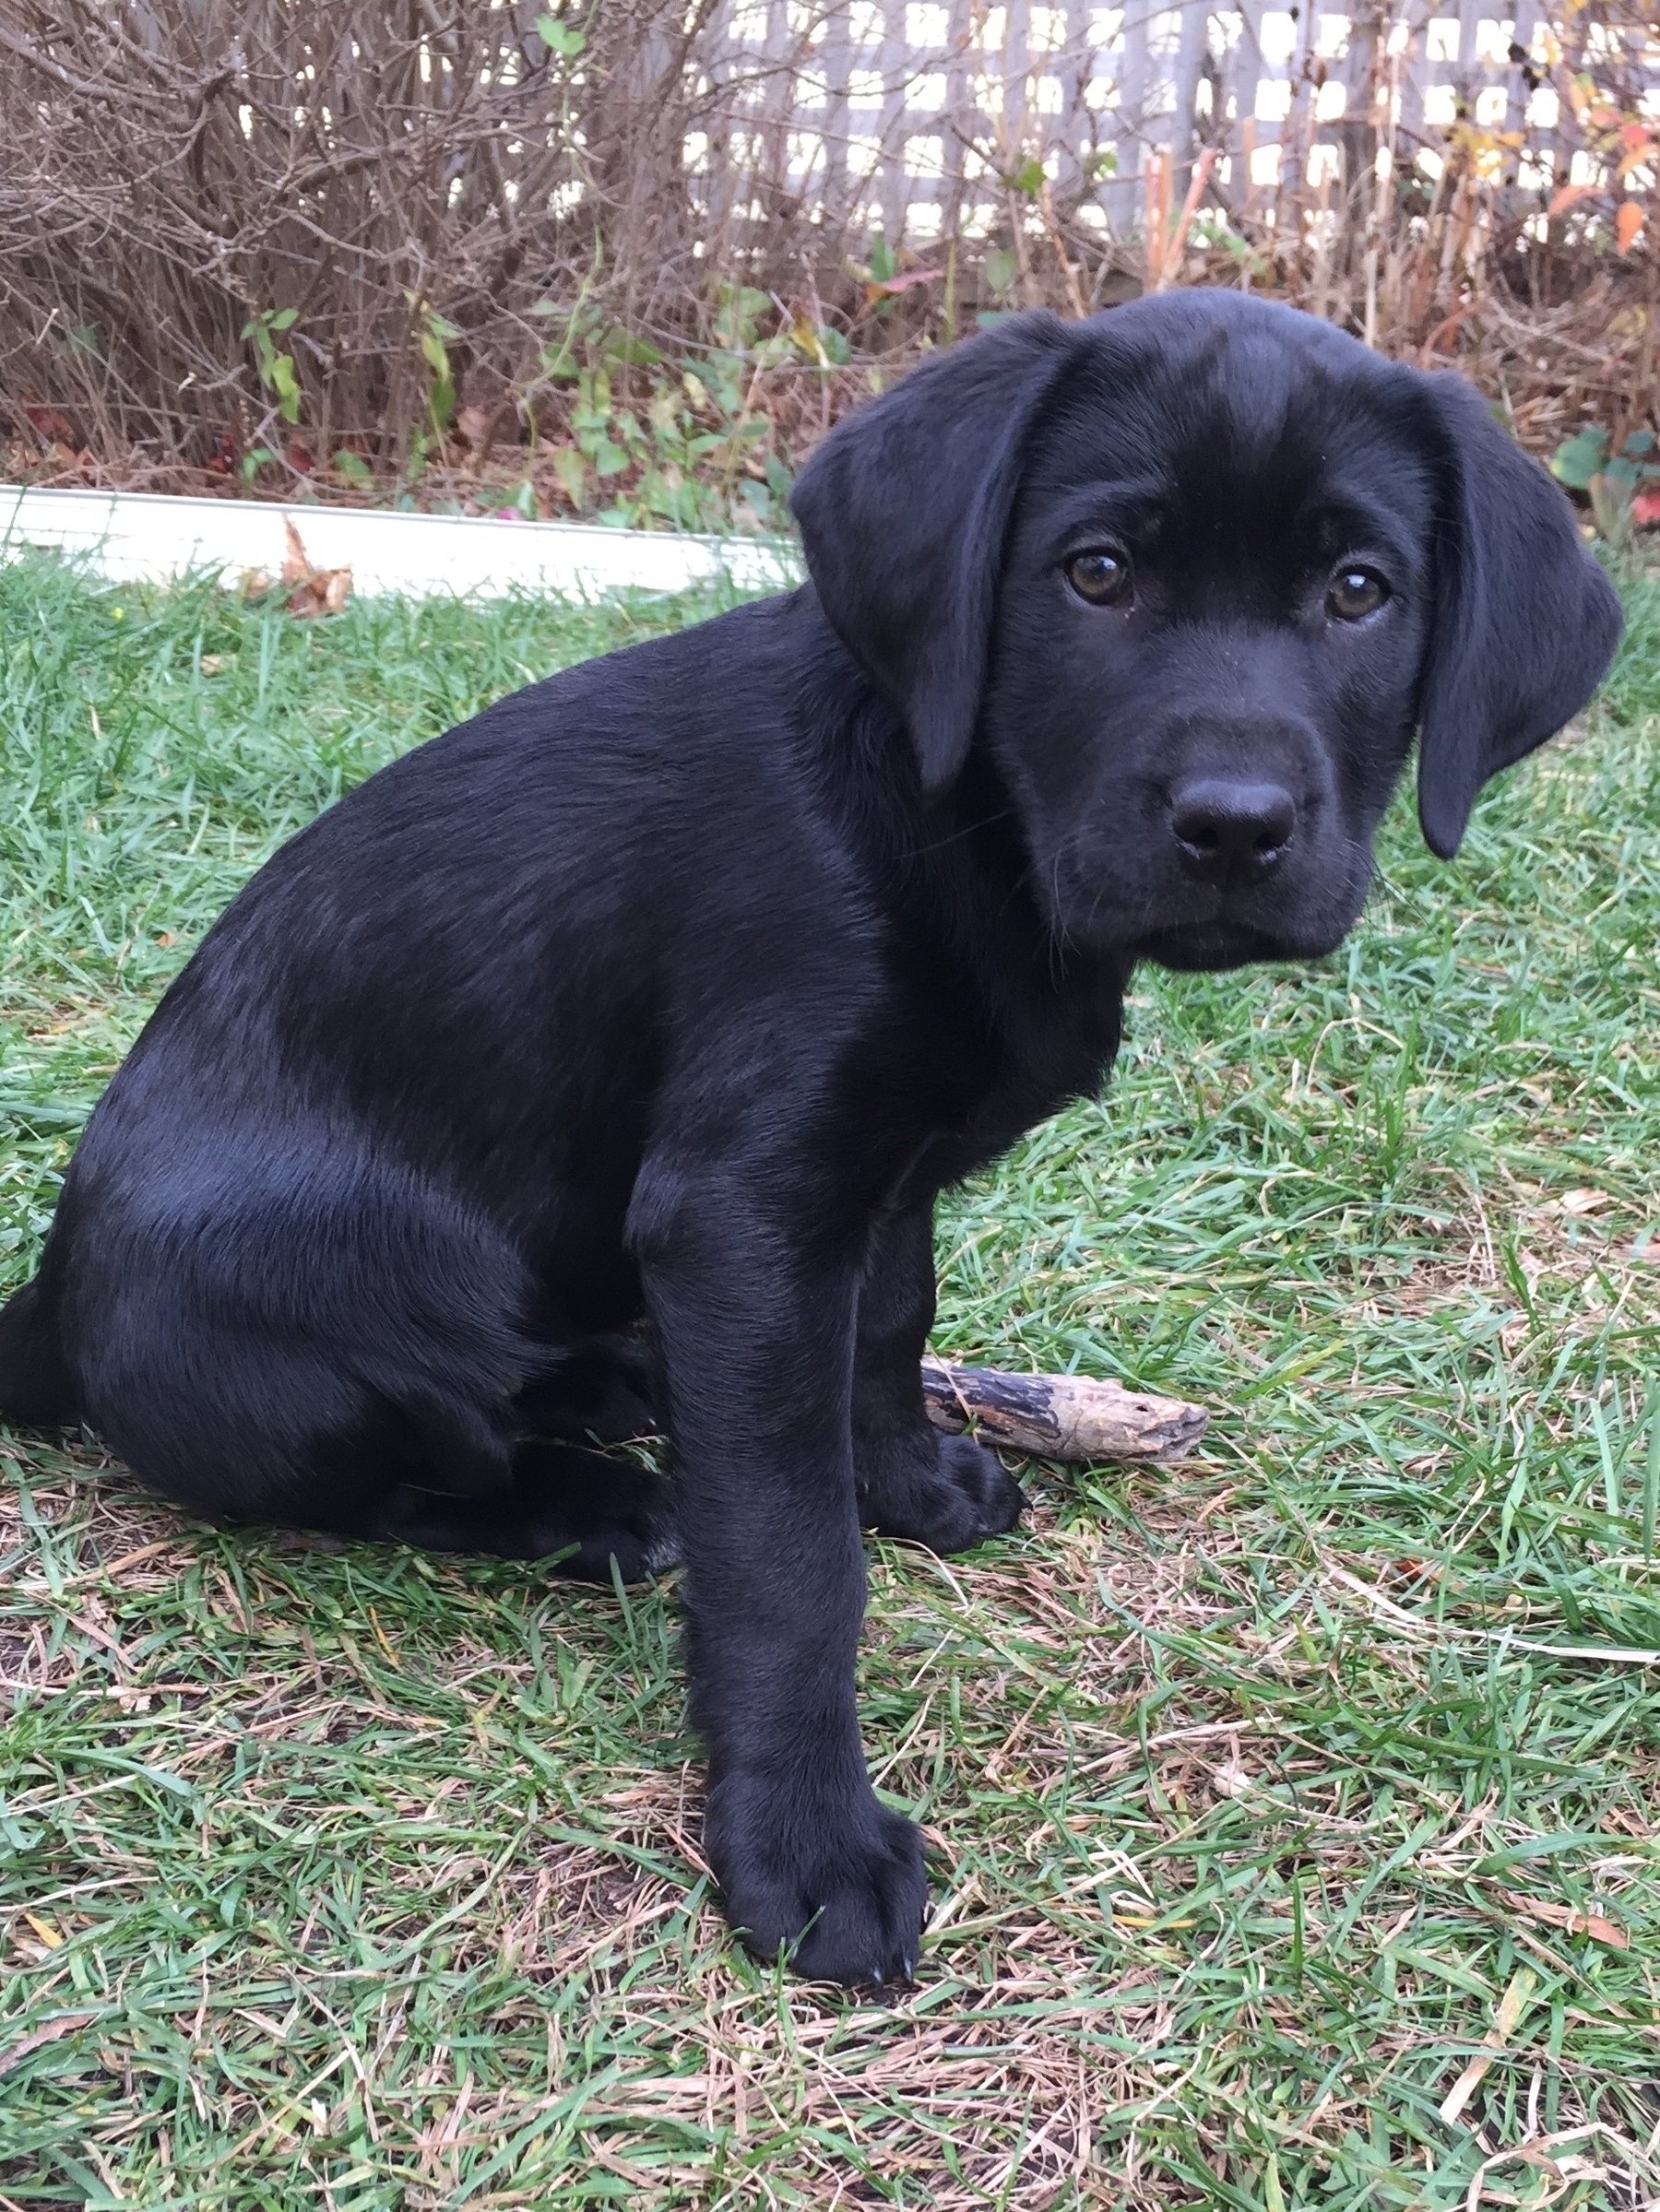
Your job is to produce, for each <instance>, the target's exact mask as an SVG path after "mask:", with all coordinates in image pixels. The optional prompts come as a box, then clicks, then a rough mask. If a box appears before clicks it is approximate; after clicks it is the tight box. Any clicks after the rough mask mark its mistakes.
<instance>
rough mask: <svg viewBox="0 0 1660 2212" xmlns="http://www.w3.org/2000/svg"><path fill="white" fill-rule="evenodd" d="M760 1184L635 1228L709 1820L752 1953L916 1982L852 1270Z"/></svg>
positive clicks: (714, 1855) (725, 1883) (855, 1978)
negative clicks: (862, 1663) (860, 1481)
mask: <svg viewBox="0 0 1660 2212" xmlns="http://www.w3.org/2000/svg"><path fill="white" fill-rule="evenodd" d="M789 1211H790V1210H789V1209H788V1207H786V1206H784V1205H782V1204H781V1205H780V1206H779V1207H778V1208H777V1210H776V1211H769V1210H768V1209H767V1208H766V1207H765V1206H764V1205H759V1204H757V1202H756V1201H755V1200H754V1198H753V1194H752V1193H750V1192H748V1191H745V1190H740V1189H733V1188H726V1189H716V1188H705V1189H700V1190H698V1191H696V1192H694V1193H692V1194H690V1195H688V1194H687V1193H686V1192H685V1191H684V1189H682V1190H681V1191H680V1192H679V1193H678V1194H677V1196H676V1198H675V1200H674V1202H673V1205H672V1211H671V1212H670V1213H669V1214H668V1216H667V1218H664V1217H663V1216H661V1215H659V1216H658V1219H657V1221H656V1222H655V1223H654V1224H653V1225H652V1227H651V1228H650V1230H649V1232H648V1233H646V1234H645V1235H642V1236H639V1237H637V1239H636V1248H637V1249H638V1250H639V1251H640V1255H641V1260H642V1272H643V1275H644V1278H645V1283H646V1301H647V1304H648V1307H649V1308H650V1313H651V1319H652V1322H653V1326H654V1328H655V1330H656V1332H657V1338H658V1350H659V1354H660V1357H661V1363H662V1368H661V1371H662V1376H663V1380H664V1383H665V1385H666V1394H667V1400H668V1405H667V1412H668V1416H669V1432H670V1441H671V1445H672V1450H673V1464H674V1472H675V1476H676V1483H677V1487H678V1490H679V1494H680V1499H681V1511H682V1543H683V1546H684V1556H685V1584H684V1594H685V1606H686V1622H687V1626H686V1645H687V1658H688V1662H689V1665H690V1671H691V1679H692V1706H693V1717H694V1721H696V1724H697V1726H698V1728H699V1730H700V1731H701V1733H702V1734H703V1737H704V1740H705V1744H706V1745H707V1746H708V1753H709V1767H710V1787H709V1799H708V1810H707V1814H706V1816H705V1841H706V1844H707V1847H708V1852H709V1858H710V1862H711V1863H712V1865H713V1867H714V1869H715V1873H716V1875H717V1879H718V1880H719V1882H720V1885H721V1887H722V1888H723V1890H724V1891H725V1894H726V1901H727V1911H728V1915H729V1918H730V1920H731V1922H732V1923H733V1925H734V1926H735V1927H736V1928H738V1929H739V1930H740V1931H741V1933H742V1934H743V1936H744V1939H745V1941H746V1942H747V1943H748V1944H749V1946H750V1947H751V1948H752V1950H753V1951H755V1952H756V1953H757V1954H758V1955H759V1956H760V1957H762V1958H768V1959H771V1958H777V1956H778V1953H779V1950H780V1948H783V1949H785V1950H787V1951H788V1954H789V1956H790V1958H791V1960H792V1963H793V1964H794V1965H795V1967H796V1968H797V1970H799V1971H800V1972H801V1973H803V1974H808V1975H812V1976H813V1977H815V1978H818V1979H821V1980H824V1981H842V1982H848V1983H852V1984H855V1985H860V1984H871V1983H880V1982H886V1981H904V1980H907V1979H908V1977H909V1975H910V1973H911V1970H912V1969H913V1967H914V1965H915V1963H916V1958H917V1951H918V1946H919V1938H920V1930H921V1922H922V1913H923V1909H924V1907H925V1905H926V1902H927V1884H926V1881H925V1878H924V1875H923V1871H922V1848H921V1839H920V1838H919V1835H918V1832H917V1830H916V1829H915V1828H913V1827H912V1826H911V1824H910V1822H909V1821H907V1820H905V1819H902V1818H901V1817H900V1816H899V1815H898V1814H896V1813H891V1812H889V1811H888V1810H887V1809H886V1807H885V1806H883V1804H881V1803H880V1802H879V1801H878V1799H877V1796H876V1793H875V1792H874V1791H873V1790H872V1789H871V1782H870V1777H869V1775H868V1774H867V1772H866V1770H865V1761H864V1752H863V1748H862V1746H861V1745H860V1740H859V1722H858V1716H857V1713H856V1710H855V1707H854V1697H853V1662H854V1654H855V1650H856V1648H857V1645H858V1640H859V1626H860V1618H861V1616H862V1615H863V1612H864V1597H865V1567H864V1551H863V1547H862V1544H861V1543H860V1532H859V1514H858V1510H857V1508H856V1506H855V1503H854V1488H853V1454H852V1438H851V1434H850V1426H849V1396H850V1382H851V1375H852V1366H853V1332H854V1308H855V1300H856V1288H857V1269H856V1264H855V1260H854V1259H853V1257H852V1256H851V1255H848V1256H846V1257H843V1256H839V1255H827V1254H824V1253H823V1252H820V1253H818V1254H815V1255H810V1254H809V1251H808V1249H807V1248H806V1247H807V1239H806V1238H805V1237H804V1236H803V1235H802V1232H801V1227H800V1220H799V1218H797V1219H794V1220H792V1219H790V1218H788V1215H789Z"/></svg>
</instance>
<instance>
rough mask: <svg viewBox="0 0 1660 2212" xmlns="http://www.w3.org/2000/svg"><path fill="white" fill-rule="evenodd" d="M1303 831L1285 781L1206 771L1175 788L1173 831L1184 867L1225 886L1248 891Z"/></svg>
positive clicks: (1203, 879) (1201, 879)
mask: <svg viewBox="0 0 1660 2212" xmlns="http://www.w3.org/2000/svg"><path fill="white" fill-rule="evenodd" d="M1296 831H1297V801H1296V800H1295V799H1294V798H1292V796H1291V794H1290V792H1289V791H1287V790H1286V788H1285V787H1284V785H1282V784H1247V783H1239V782H1236V781H1234V780H1233V779H1232V778H1230V777H1226V776H1203V777H1198V778H1195V779H1194V780H1193V781H1192V782H1190V783H1185V784H1183V785H1181V786H1180V788H1179V789H1178V790H1176V791H1175V792H1173V793H1172V794H1171V798H1170V834H1171V836H1172V837H1173V838H1174V839H1175V840H1176V851H1177V854H1178V856H1179V858H1180V861H1181V865H1182V867H1183V869H1185V870H1186V871H1187V873H1188V874H1189V875H1190V876H1192V877H1193V878H1195V880H1196V881H1199V882H1201V883H1213V884H1215V886H1216V887H1217V889H1218V890H1221V891H1244V890H1248V889H1249V888H1250V887H1251V885H1252V884H1255V883H1260V882H1262V881H1263V880H1264V878H1265V877H1267V876H1269V875H1271V874H1272V873H1273V872H1274V870H1275V868H1276V867H1277V866H1278V865H1279V862H1280V860H1281V858H1283V856H1284V854H1285V852H1286V848H1287V847H1288V846H1289V845H1290V843H1291V840H1292V838H1293V836H1294V835H1295V834H1296Z"/></svg>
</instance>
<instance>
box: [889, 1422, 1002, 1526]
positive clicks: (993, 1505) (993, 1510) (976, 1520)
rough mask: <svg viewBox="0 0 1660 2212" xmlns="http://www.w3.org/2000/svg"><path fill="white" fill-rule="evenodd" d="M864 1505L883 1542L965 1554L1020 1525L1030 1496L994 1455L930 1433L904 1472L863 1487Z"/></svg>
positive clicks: (971, 1442) (960, 1439)
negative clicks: (896, 1540)
mask: <svg viewBox="0 0 1660 2212" xmlns="http://www.w3.org/2000/svg"><path fill="white" fill-rule="evenodd" d="M1025 1504H1026V1494H1025V1493H1024V1491H1023V1490H1022V1489H1021V1487H1020V1485H1019V1484H1018V1483H1017V1482H1016V1481H1015V1480H1014V1476H1013V1475H1012V1474H1011V1473H1009V1472H1008V1470H1007V1468H1006V1467H1004V1465H1003V1463H1002V1461H1001V1460H1000V1459H999V1458H998V1456H997V1454H996V1453H995V1452H994V1451H988V1450H987V1449H986V1447H985V1446H984V1445H983V1444H977V1443H976V1442H975V1440H974V1438H973V1437H948V1436H942V1435H940V1434H939V1433H938V1432H937V1431H931V1432H930V1433H929V1435H928V1437H925V1438H924V1439H923V1442H922V1445H921V1448H920V1449H919V1450H918V1451H917V1452H916V1453H915V1454H914V1455H913V1456H912V1457H910V1459H909V1460H908V1461H907V1464H905V1465H904V1466H903V1467H901V1468H897V1469H894V1470H891V1471H884V1473H883V1475H881V1476H879V1477H877V1479H875V1480H872V1481H871V1482H870V1483H869V1484H866V1485H861V1486H860V1507H861V1509H862V1510H863V1511H864V1512H865V1513H866V1514H867V1515H868V1516H869V1517H870V1519H871V1522H872V1524H873V1525H874V1526H875V1527H876V1528H877V1529H879V1530H880V1531H881V1532H882V1533H883V1535H884V1536H904V1537H908V1538H909V1539H910V1541H911V1542H912V1543H914V1544H926V1545H927V1546H928V1548H929V1550H930V1551H931V1552H942V1553H944V1552H966V1551H967V1550H969V1549H970V1547H971V1546H972V1545H974V1544H983V1543H984V1542H985V1540H986V1538H987V1537H988V1536H1002V1535H1005V1534H1006V1533H1007V1532H1008V1531H1009V1530H1010V1529H1012V1528H1013V1527H1014V1524H1015V1522H1016V1521H1017V1520H1019V1519H1020V1513H1021V1508H1022V1507H1023V1506H1024V1505H1025Z"/></svg>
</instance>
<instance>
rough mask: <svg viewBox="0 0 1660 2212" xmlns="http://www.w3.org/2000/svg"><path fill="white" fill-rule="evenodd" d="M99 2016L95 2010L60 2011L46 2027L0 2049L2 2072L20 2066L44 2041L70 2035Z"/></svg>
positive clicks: (0, 2070) (52, 2040) (0, 2072)
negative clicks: (2, 2049)
mask: <svg viewBox="0 0 1660 2212" xmlns="http://www.w3.org/2000/svg"><path fill="white" fill-rule="evenodd" d="M97 2017H98V2015H97V2014H96V2013H95V2012H61V2013H59V2015H58V2017H57V2018H56V2019H55V2020H48V2021H47V2023H46V2025H45V2027H44V2028H37V2029H35V2031H34V2033H33V2034H32V2035H26V2036H24V2037H23V2038H22V2040H21V2041H19V2042H16V2043H8V2044H7V2045H6V2049H5V2050H4V2051H0V2074H9V2073H10V2072H11V2070H12V2068H13V2067H14V2066H20V2065H21V2064H23V2061H24V2060H25V2059H26V2058H27V2057H28V2056H29V2054H30V2052H31V2051H38V2050H39V2049H40V2048H41V2044H42V2043H55V2042H56V2041H57V2040H58V2038H59V2036H61V2035H68V2034H70V2033H72V2032H73V2030H74V2029H77V2028H84V2027H85V2026H86V2025H87V2023H88V2021H89V2020H95V2019H97Z"/></svg>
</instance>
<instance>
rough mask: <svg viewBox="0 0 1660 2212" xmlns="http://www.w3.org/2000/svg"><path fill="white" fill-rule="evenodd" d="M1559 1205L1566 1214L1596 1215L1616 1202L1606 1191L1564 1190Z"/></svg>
mask: <svg viewBox="0 0 1660 2212" xmlns="http://www.w3.org/2000/svg"><path fill="white" fill-rule="evenodd" d="M1613 1203H1614V1201H1613V1200H1612V1199H1611V1198H1610V1197H1609V1196H1608V1194H1607V1191H1606V1190H1564V1191H1563V1193H1562V1195H1561V1198H1560V1200H1559V1204H1560V1206H1561V1209H1562V1212H1564V1213H1595V1212H1596V1210H1597V1208H1598V1207H1599V1206H1611V1205H1612V1204H1613Z"/></svg>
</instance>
